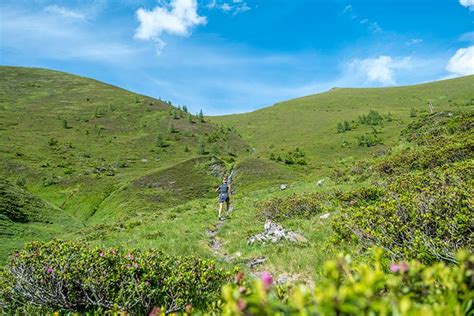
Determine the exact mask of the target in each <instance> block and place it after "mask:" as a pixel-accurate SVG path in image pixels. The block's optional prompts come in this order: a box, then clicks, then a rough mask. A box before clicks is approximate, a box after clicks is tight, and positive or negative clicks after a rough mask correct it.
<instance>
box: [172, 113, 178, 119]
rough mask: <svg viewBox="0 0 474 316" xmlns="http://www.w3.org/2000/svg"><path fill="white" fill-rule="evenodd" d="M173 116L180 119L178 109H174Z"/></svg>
mask: <svg viewBox="0 0 474 316" xmlns="http://www.w3.org/2000/svg"><path fill="white" fill-rule="evenodd" d="M173 118H174V119H175V120H177V119H179V115H178V112H177V111H173Z"/></svg>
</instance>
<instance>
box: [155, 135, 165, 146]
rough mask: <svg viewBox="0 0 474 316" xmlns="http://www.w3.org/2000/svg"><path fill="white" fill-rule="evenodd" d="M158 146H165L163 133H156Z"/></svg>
mask: <svg viewBox="0 0 474 316" xmlns="http://www.w3.org/2000/svg"><path fill="white" fill-rule="evenodd" d="M156 146H157V147H165V140H164V139H163V136H161V134H158V135H156Z"/></svg>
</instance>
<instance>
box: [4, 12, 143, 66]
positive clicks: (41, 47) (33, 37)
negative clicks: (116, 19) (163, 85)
mask: <svg viewBox="0 0 474 316" xmlns="http://www.w3.org/2000/svg"><path fill="white" fill-rule="evenodd" d="M0 9H3V8H0ZM61 12H63V11H61ZM65 17H66V16H64V15H57V14H56V13H55V14H54V15H53V16H52V15H51V12H50V10H42V11H27V10H18V9H12V8H9V9H8V10H3V13H2V19H3V21H2V28H1V37H2V48H3V49H7V50H8V51H11V52H15V54H17V58H18V59H21V58H22V57H23V56H29V57H28V60H29V63H31V62H33V61H34V60H41V59H48V60H89V61H100V62H103V63H107V64H109V63H124V62H126V61H130V59H131V58H132V57H133V56H136V54H137V53H138V52H139V51H140V49H139V48H136V47H133V46H130V45H128V44H126V43H124V42H123V41H121V40H114V39H113V38H112V37H111V36H110V32H109V31H108V30H104V31H102V30H97V28H96V27H95V26H94V25H93V24H91V23H78V21H79V22H81V21H82V18H79V17H71V16H70V14H67V18H65ZM31 51H34V54H33V55H32V54H30V53H29V52H31Z"/></svg>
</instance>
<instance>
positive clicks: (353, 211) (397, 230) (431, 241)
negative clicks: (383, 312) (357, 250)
mask: <svg viewBox="0 0 474 316" xmlns="http://www.w3.org/2000/svg"><path fill="white" fill-rule="evenodd" d="M473 170H474V163H473V162H472V161H471V162H465V163H461V164H458V165H455V166H445V167H444V168H436V169H434V170H428V171H424V172H418V173H410V174H407V175H405V176H403V177H398V178H396V179H395V180H393V181H392V182H391V183H390V184H389V185H388V188H387V193H386V195H385V197H384V198H382V199H379V200H378V201H376V202H375V203H372V204H365V205H355V206H353V207H350V208H348V209H345V210H344V212H341V213H340V215H339V217H336V218H335V219H334V221H333V226H334V228H335V231H336V232H337V233H338V234H339V235H340V236H341V237H342V238H347V237H348V236H355V237H356V238H357V240H359V241H360V242H361V243H362V244H363V245H372V244H375V245H377V246H380V247H383V248H384V249H386V250H387V252H388V253H390V256H391V257H392V258H393V259H397V260H399V259H406V258H417V259H419V260H421V261H423V262H432V261H435V260H445V261H450V262H453V261H454V253H455V252H456V251H457V250H458V249H459V248H462V247H471V248H472V246H473V245H474V226H473V224H472V214H474V204H473V202H472V201H473V199H474V196H473V192H472V179H473V178H474V172H473Z"/></svg>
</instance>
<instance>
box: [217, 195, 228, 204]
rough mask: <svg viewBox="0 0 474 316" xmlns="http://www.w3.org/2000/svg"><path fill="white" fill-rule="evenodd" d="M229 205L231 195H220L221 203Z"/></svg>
mask: <svg viewBox="0 0 474 316" xmlns="http://www.w3.org/2000/svg"><path fill="white" fill-rule="evenodd" d="M224 202H226V203H229V195H228V194H219V203H224Z"/></svg>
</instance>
